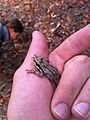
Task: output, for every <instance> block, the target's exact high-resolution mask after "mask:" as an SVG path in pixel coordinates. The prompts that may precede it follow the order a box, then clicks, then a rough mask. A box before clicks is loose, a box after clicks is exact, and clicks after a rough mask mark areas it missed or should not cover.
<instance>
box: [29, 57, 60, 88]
mask: <svg viewBox="0 0 90 120" xmlns="http://www.w3.org/2000/svg"><path fill="white" fill-rule="evenodd" d="M33 62H34V65H35V67H36V68H37V70H38V71H37V70H31V71H30V70H27V72H29V73H34V74H36V75H38V76H43V75H45V76H46V77H47V78H48V79H49V80H50V82H51V83H52V84H54V85H55V86H57V85H58V83H59V80H60V74H59V72H58V70H57V69H56V68H55V67H53V66H52V65H51V64H49V63H48V61H47V60H46V59H45V58H42V57H38V56H36V55H34V57H33Z"/></svg>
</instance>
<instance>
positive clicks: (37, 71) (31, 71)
mask: <svg viewBox="0 0 90 120" xmlns="http://www.w3.org/2000/svg"><path fill="white" fill-rule="evenodd" d="M26 72H27V74H29V73H33V74H35V75H38V76H40V77H42V76H43V72H42V70H38V69H37V68H35V69H31V70H30V69H26Z"/></svg>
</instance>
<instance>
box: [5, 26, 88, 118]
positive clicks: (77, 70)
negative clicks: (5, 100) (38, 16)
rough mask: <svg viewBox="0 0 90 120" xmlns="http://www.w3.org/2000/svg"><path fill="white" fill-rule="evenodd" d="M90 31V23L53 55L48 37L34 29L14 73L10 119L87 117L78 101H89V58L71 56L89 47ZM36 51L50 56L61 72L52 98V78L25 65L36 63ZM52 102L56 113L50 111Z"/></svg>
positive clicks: (9, 109)
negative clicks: (81, 110) (21, 61)
mask: <svg viewBox="0 0 90 120" xmlns="http://www.w3.org/2000/svg"><path fill="white" fill-rule="evenodd" d="M88 31H90V26H89V25H88V26H86V27H85V28H83V29H82V30H80V31H79V32H77V33H75V34H73V35H72V36H71V37H70V38H68V39H67V40H66V41H65V42H64V43H63V44H61V45H60V46H59V47H58V48H57V49H56V50H54V51H53V52H52V53H51V54H50V55H49V54H48V47H47V42H46V39H45V37H44V36H43V35H42V34H41V33H40V32H37V31H36V32H34V33H33V40H32V43H31V45H30V48H29V51H28V53H27V56H26V58H25V60H24V62H23V64H22V65H21V66H20V68H19V69H18V70H17V71H16V73H15V75H14V79H13V88H12V93H11V98H10V101H9V106H8V114H7V115H8V120H21V119H22V120H29V119H30V120H36V119H37V120H55V117H56V118H58V119H60V120H61V119H67V120H77V118H80V119H81V118H83V117H84V115H82V114H80V107H79V110H77V109H76V108H77V105H78V103H81V104H80V105H83V106H84V107H85V104H84V102H85V103H86V106H88V105H90V100H89V96H90V94H89V92H88V91H89V89H90V88H89V84H90V83H89V82H90V80H89V75H90V73H89V71H90V70H89V69H90V60H89V58H87V57H85V56H77V57H75V58H72V57H73V56H75V55H77V54H79V53H81V52H82V51H84V50H85V49H87V48H88V47H90V40H89V39H90V35H89V32H88ZM34 55H37V56H41V57H44V58H49V62H50V64H53V66H55V67H56V68H57V69H58V71H59V72H60V74H62V77H61V79H60V83H59V85H58V87H57V89H56V91H55V94H54V96H53V99H52V95H53V93H54V90H53V87H52V85H51V83H50V82H49V80H48V79H47V78H46V77H45V76H43V77H39V76H37V75H34V74H32V73H31V74H27V72H26V69H32V68H33V67H34V66H33V62H32V57H33V56H34ZM71 58H72V59H71ZM69 59H71V60H70V61H69ZM67 61H68V62H67ZM66 62H67V63H66ZM86 93H87V94H86ZM86 96H87V97H86ZM51 99H52V102H51ZM61 103H63V104H61ZM50 104H51V110H52V113H53V115H54V116H55V117H53V116H52V114H51V111H50ZM89 107H90V106H89ZM89 107H88V110H89ZM70 111H71V112H70ZM86 112H87V111H86ZM85 117H86V115H85ZM89 119H90V118H89V117H88V119H86V118H85V120H89Z"/></svg>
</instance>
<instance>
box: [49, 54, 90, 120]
mask: <svg viewBox="0 0 90 120" xmlns="http://www.w3.org/2000/svg"><path fill="white" fill-rule="evenodd" d="M89 76H90V59H89V58H88V57H86V56H77V57H75V58H73V59H72V60H70V61H69V62H68V63H67V64H66V65H65V69H64V71H63V74H62V77H61V80H60V83H59V85H58V87H57V89H56V91H55V94H54V96H53V99H52V103H51V109H52V113H53V114H54V116H55V117H56V118H58V119H59V118H63V119H67V118H68V116H69V114H70V109H71V106H72V104H73V102H74V100H75V99H76V97H77V96H78V94H79V92H80V90H81V88H82V86H83V85H84V83H85V82H86V80H87V79H88V77H89Z"/></svg>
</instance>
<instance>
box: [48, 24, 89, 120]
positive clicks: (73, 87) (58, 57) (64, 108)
mask: <svg viewBox="0 0 90 120" xmlns="http://www.w3.org/2000/svg"><path fill="white" fill-rule="evenodd" d="M89 47H90V25H88V26H86V27H85V28H83V29H81V30H80V31H78V32H76V33H74V34H73V35H72V36H70V37H69V38H68V39H66V41H65V42H63V43H62V44H61V45H60V46H59V47H58V48H56V49H55V50H54V51H53V52H52V53H51V54H50V55H49V60H50V63H52V64H54V65H55V66H56V67H57V68H58V70H59V72H60V73H62V76H61V79H60V83H59V85H58V87H57V89H56V91H55V93H54V96H53V99H52V103H51V110H52V113H53V115H54V116H55V117H56V118H58V119H60V120H61V119H68V120H80V119H85V120H89V119H90V58H89V57H87V56H84V55H78V54H80V53H82V52H83V51H84V50H86V49H87V48H89ZM75 55H78V56H75ZM74 56H75V57H74Z"/></svg>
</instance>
